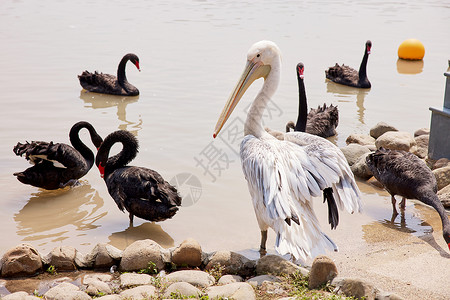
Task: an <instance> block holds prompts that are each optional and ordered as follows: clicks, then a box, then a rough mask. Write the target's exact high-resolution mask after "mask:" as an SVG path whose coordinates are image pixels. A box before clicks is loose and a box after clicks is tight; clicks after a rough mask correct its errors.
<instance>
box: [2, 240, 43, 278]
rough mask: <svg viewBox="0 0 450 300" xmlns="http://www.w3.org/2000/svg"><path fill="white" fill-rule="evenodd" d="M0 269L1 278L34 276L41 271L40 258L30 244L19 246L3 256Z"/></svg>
mask: <svg viewBox="0 0 450 300" xmlns="http://www.w3.org/2000/svg"><path fill="white" fill-rule="evenodd" d="M0 269H1V275H2V277H14V276H23V275H34V274H36V273H37V272H40V271H42V260H41V256H40V254H39V252H38V251H37V250H36V249H35V248H34V247H33V246H31V245H30V244H20V245H18V246H16V247H14V248H11V249H9V250H8V251H6V253H5V254H3V257H2V259H1V260H0Z"/></svg>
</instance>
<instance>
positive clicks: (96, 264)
mask: <svg viewBox="0 0 450 300" xmlns="http://www.w3.org/2000/svg"><path fill="white" fill-rule="evenodd" d="M122 253H123V251H121V250H119V249H117V248H116V247H114V246H111V245H108V244H106V243H99V244H97V245H96V246H95V247H94V249H92V251H91V253H89V254H88V255H87V256H86V258H87V259H88V260H89V261H90V262H91V267H93V268H99V269H102V268H110V267H111V266H113V265H117V264H119V262H120V259H121V258H122Z"/></svg>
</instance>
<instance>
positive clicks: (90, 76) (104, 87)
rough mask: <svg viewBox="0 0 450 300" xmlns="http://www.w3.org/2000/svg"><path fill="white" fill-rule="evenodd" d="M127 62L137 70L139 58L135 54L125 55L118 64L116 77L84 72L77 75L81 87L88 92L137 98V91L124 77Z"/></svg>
mask: <svg viewBox="0 0 450 300" xmlns="http://www.w3.org/2000/svg"><path fill="white" fill-rule="evenodd" d="M128 61H131V62H132V63H133V64H134V65H135V66H136V68H137V69H138V70H139V72H140V71H141V69H140V68H139V57H137V55H136V54H133V53H128V54H126V55H125V56H124V57H123V58H122V60H121V61H120V63H119V67H118V68H117V77H116V76H114V75H110V74H103V73H98V72H97V71H95V72H94V73H90V72H88V71H84V72H83V73H82V74H81V75H78V79H79V80H80V84H81V86H82V87H83V88H84V89H85V90H87V91H90V92H95V93H102V94H111V95H122V96H137V95H139V90H138V89H137V88H136V87H135V86H134V85H132V84H131V83H129V82H128V80H127V76H126V75H125V66H126V64H127V62H128Z"/></svg>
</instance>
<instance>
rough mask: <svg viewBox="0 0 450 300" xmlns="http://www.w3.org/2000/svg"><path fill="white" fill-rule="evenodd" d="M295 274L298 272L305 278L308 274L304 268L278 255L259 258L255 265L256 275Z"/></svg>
mask: <svg viewBox="0 0 450 300" xmlns="http://www.w3.org/2000/svg"><path fill="white" fill-rule="evenodd" d="M295 272H300V273H301V274H302V275H303V276H306V275H308V273H309V271H308V270H306V269H305V268H302V267H299V266H297V265H296V264H294V263H292V262H290V261H288V260H285V259H284V258H282V257H280V256H278V255H265V256H263V257H262V258H260V259H259V260H258V262H257V264H256V274H257V275H264V274H273V275H282V274H291V273H295Z"/></svg>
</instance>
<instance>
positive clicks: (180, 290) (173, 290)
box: [164, 282, 203, 299]
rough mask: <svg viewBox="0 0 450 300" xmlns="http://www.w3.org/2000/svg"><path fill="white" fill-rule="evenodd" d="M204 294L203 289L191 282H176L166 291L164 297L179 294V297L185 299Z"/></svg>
mask: <svg viewBox="0 0 450 300" xmlns="http://www.w3.org/2000/svg"><path fill="white" fill-rule="evenodd" d="M202 294H203V293H202V291H201V290H199V289H198V288H196V287H195V286H193V285H192V284H190V283H187V282H174V283H172V284H171V285H170V286H169V287H168V288H167V289H166V291H165V292H164V298H171V295H177V297H178V298H180V299H185V298H186V297H189V298H191V297H199V296H201V295H202Z"/></svg>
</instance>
